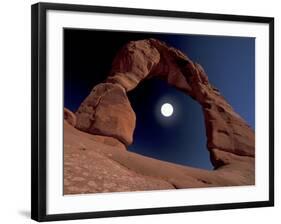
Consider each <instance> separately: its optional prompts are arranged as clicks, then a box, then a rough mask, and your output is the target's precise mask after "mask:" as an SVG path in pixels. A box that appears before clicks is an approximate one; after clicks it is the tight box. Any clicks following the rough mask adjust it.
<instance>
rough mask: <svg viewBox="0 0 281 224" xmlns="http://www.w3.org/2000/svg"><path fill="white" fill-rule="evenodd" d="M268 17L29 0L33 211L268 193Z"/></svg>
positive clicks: (269, 202)
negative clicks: (30, 1) (33, 0)
mask: <svg viewBox="0 0 281 224" xmlns="http://www.w3.org/2000/svg"><path fill="white" fill-rule="evenodd" d="M273 63H274V19H273V18H269V17H252V16H238V15H222V14H206V13H194V12H179V11H161V10H149V9H132V8H115V7H101V6H85V5H68V4H53V3H38V4H35V5H33V6H32V208H31V209H32V219H35V220H37V221H52V220H67V219H83V218H97V217H113V216H129V215H144V214H159V213H175V212H190V211H204V210H218V209H234V208H251V207H262V206H273V205H274V152H273V142H274V139H273V138H274V133H273V132H274V130H273V126H274V114H273V113H274V112H273V111H274V108H273V107H274V105H273V102H274V100H273V92H274V90H273V80H274V78H273V75H274V71H273V68H274V64H273Z"/></svg>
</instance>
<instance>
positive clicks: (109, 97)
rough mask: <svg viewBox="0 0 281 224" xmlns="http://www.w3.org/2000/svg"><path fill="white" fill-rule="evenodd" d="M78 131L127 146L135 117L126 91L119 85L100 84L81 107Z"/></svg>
mask: <svg viewBox="0 0 281 224" xmlns="http://www.w3.org/2000/svg"><path fill="white" fill-rule="evenodd" d="M76 115H77V123H76V128H78V129H80V130H82V131H85V132H88V133H91V134H99V135H104V136H111V137H114V138H117V139H118V140H120V141H121V142H123V143H124V144H125V145H130V144H131V143H132V141H133V132H134V129H135V123H136V115H135V113H134V111H133V109H132V107H131V104H130V102H129V100H128V98H127V94H126V92H125V90H124V89H123V88H122V87H121V86H120V85H118V84H111V83H101V84H99V85H97V86H95V87H94V88H93V90H92V91H91V93H90V95H89V96H88V97H87V98H86V99H85V100H84V101H83V103H82V104H81V105H80V107H79V108H78V110H77V112H76Z"/></svg>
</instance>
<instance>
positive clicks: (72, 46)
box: [64, 29, 255, 169]
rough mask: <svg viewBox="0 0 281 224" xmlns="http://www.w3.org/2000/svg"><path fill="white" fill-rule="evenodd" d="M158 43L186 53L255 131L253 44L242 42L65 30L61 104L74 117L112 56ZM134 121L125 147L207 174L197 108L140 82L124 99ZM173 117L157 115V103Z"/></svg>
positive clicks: (156, 84)
mask: <svg viewBox="0 0 281 224" xmlns="http://www.w3.org/2000/svg"><path fill="white" fill-rule="evenodd" d="M151 37H152V38H157V39H160V40H162V41H165V42H166V43H168V44H169V45H171V46H173V47H175V48H178V49H180V50H181V51H182V52H184V53H186V54H187V55H188V56H189V57H190V58H191V59H192V60H193V61H195V62H198V63H199V64H201V65H202V66H203V68H204V69H205V71H206V73H207V75H208V77H209V80H210V82H211V83H212V84H213V85H214V86H216V87H217V88H218V89H219V90H220V91H221V93H222V95H223V96H224V97H225V98H226V99H227V100H228V102H229V103H230V104H231V105H232V106H233V108H234V110H235V111H236V112H237V113H238V114H240V115H241V116H242V117H243V118H244V119H245V120H246V121H247V122H248V123H249V124H250V125H251V126H252V127H253V129H254V127H255V115H254V109H255V102H254V99H255V89H254V86H255V70H254V69H255V40H254V38H245V37H224V36H202V35H175V34H173V35H171V34H149V33H128V32H109V31H95V30H73V29H71V30H70V29H65V30H64V93H65V94H64V100H65V101H64V102H65V103H64V104H65V107H67V108H69V109H70V110H72V111H76V110H77V108H78V107H79V105H80V103H81V102H82V101H83V99H84V98H85V97H86V96H87V95H88V94H89V92H90V90H91V89H92V88H93V86H94V85H96V84H98V83H100V82H102V81H103V80H104V79H105V78H106V76H107V74H108V72H109V70H110V65H111V62H112V60H113V57H114V56H115V54H116V52H117V51H118V49H120V47H122V46H123V45H124V44H125V43H127V42H128V41H131V40H140V39H145V38H151ZM128 97H129V99H130V102H131V104H132V107H133V109H134V111H135V112H136V115H137V124H136V129H135V133H134V142H133V144H132V145H131V146H130V147H129V150H130V151H134V152H137V153H140V154H143V155H147V156H150V157H153V158H157V159H161V160H166V161H170V162H174V163H179V164H183V165H189V166H194V167H201V168H206V169H211V168H212V165H211V163H210V159H209V153H208V151H207V148H206V134H205V125H204V119H203V113H202V111H201V107H200V105H199V104H198V103H197V102H195V101H194V100H192V99H191V98H190V97H189V96H187V95H185V94H184V93H182V92H180V91H178V90H176V89H175V88H173V87H172V86H169V85H168V84H167V83H166V82H164V81H162V80H158V79H155V78H154V79H151V80H145V81H143V82H142V83H141V84H140V85H139V86H138V87H137V88H136V89H134V90H132V91H131V92H129V93H128ZM165 102H170V103H171V104H172V105H173V106H174V110H175V111H174V114H173V116H172V117H169V118H164V117H163V116H161V114H160V107H161V105H162V103H165Z"/></svg>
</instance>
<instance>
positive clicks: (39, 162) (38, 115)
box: [31, 3, 274, 221]
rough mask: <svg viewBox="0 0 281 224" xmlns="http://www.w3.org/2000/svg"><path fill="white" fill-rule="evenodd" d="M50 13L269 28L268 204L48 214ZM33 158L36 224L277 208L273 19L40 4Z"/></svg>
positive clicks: (35, 15) (35, 13)
mask: <svg viewBox="0 0 281 224" xmlns="http://www.w3.org/2000/svg"><path fill="white" fill-rule="evenodd" d="M48 10H63V11H76V12H78V11H79V12H100V13H111V14H112V13H113V14H124V15H143V16H155V17H159V16H161V17H176V18H193V19H205V20H222V21H235V22H237V21H239V22H254V23H264V24H269V34H268V35H269V49H268V50H269V142H270V144H269V150H270V151H269V164H270V165H269V200H267V201H256V202H242V203H226V204H211V205H210V204H208V205H196V206H177V207H160V208H145V209H130V210H114V211H101V212H85V213H69V214H52V215H48V214H46V144H47V142H46V128H47V125H48V120H47V114H46V109H47V108H46V69H47V68H46V38H47V37H46V13H47V11H48ZM31 25H32V33H31V34H32V40H31V41H32V49H31V58H32V66H31V68H32V70H31V72H32V74H31V75H32V108H31V109H32V110H31V111H32V114H31V120H32V154H31V161H32V164H31V175H32V180H31V218H32V219H34V220H36V221H54V220H73V219H86V218H101V217H115V216H132V215H146V214H161V213H177V212H192V211H206V210H221V209H238V208H254V207H266V206H274V18H271V17H254V16H240V15H224V14H210V13H194V12H183V11H163V10H150V9H136V8H118V7H102V6H89V5H73V4H55V3H37V4H34V5H32V18H31Z"/></svg>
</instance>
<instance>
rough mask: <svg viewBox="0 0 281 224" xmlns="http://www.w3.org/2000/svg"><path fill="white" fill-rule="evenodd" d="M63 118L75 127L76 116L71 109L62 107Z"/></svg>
mask: <svg viewBox="0 0 281 224" xmlns="http://www.w3.org/2000/svg"><path fill="white" fill-rule="evenodd" d="M63 118H64V120H65V121H66V122H68V123H69V124H70V125H71V126H73V127H75V125H76V116H75V114H74V113H73V112H72V111H70V110H68V109H67V108H63Z"/></svg>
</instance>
